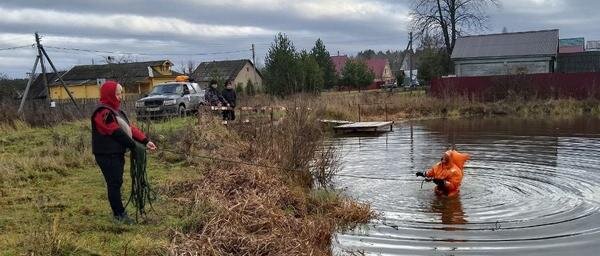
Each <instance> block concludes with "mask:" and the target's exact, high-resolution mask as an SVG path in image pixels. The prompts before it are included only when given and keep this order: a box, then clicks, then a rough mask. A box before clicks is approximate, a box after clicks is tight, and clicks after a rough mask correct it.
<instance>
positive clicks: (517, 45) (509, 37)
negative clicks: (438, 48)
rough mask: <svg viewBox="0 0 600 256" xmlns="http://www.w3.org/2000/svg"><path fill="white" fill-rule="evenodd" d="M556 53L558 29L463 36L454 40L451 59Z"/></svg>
mask: <svg viewBox="0 0 600 256" xmlns="http://www.w3.org/2000/svg"><path fill="white" fill-rule="evenodd" d="M557 51H558V29H552V30H540V31H528V32H516V33H503V34H490V35H478V36H465V37H460V38H458V39H457V40H456V45H455V46H454V50H453V51H452V59H466V58H486V57H508V56H549V55H556V54H557Z"/></svg>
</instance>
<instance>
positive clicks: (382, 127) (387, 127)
mask: <svg viewBox="0 0 600 256" xmlns="http://www.w3.org/2000/svg"><path fill="white" fill-rule="evenodd" d="M393 127H394V122H392V121H390V122H356V123H348V124H342V125H338V126H335V127H333V130H335V131H336V132H391V131H392V129H393Z"/></svg>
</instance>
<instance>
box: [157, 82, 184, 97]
mask: <svg viewBox="0 0 600 256" xmlns="http://www.w3.org/2000/svg"><path fill="white" fill-rule="evenodd" d="M182 92H183V87H182V86H181V84H162V85H159V86H156V87H154V89H152V92H150V95H160V94H181V93H182Z"/></svg>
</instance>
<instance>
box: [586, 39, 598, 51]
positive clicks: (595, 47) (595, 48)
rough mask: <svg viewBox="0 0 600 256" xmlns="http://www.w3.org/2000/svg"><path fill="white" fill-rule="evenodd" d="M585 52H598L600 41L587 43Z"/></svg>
mask: <svg viewBox="0 0 600 256" xmlns="http://www.w3.org/2000/svg"><path fill="white" fill-rule="evenodd" d="M586 50H587V51H600V40H594V41H588V42H587V47H586Z"/></svg>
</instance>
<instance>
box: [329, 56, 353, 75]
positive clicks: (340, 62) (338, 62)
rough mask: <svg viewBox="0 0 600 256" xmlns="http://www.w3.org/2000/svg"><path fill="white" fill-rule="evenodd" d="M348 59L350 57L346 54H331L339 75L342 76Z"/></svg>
mask: <svg viewBox="0 0 600 256" xmlns="http://www.w3.org/2000/svg"><path fill="white" fill-rule="evenodd" d="M348 60H349V58H348V56H346V55H338V56H331V62H333V66H334V67H335V74H336V75H337V76H338V77H342V72H343V71H344V67H345V66H346V62H348Z"/></svg>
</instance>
